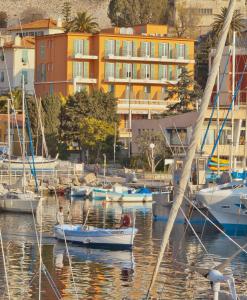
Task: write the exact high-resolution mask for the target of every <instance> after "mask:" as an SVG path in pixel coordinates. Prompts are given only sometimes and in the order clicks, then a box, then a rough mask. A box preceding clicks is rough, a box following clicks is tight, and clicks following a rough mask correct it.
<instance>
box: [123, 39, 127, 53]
mask: <svg viewBox="0 0 247 300" xmlns="http://www.w3.org/2000/svg"><path fill="white" fill-rule="evenodd" d="M127 47H128V45H127V41H123V56H127V54H128V53H127Z"/></svg>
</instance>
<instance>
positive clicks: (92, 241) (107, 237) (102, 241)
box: [55, 225, 137, 247]
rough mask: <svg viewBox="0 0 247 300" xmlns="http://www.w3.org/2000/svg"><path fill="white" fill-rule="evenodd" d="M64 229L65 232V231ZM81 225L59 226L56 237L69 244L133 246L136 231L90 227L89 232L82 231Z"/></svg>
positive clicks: (56, 228) (56, 229)
mask: <svg viewBox="0 0 247 300" xmlns="http://www.w3.org/2000/svg"><path fill="white" fill-rule="evenodd" d="M63 228H64V231H63ZM81 228H82V226H81V225H62V226H61V225H57V226H55V236H56V238H57V239H60V240H64V235H65V236H66V240H67V241H69V242H76V243H83V244H87V245H96V246H97V245H98V246H100V245H108V246H109V245H118V246H126V247H128V246H132V245H133V241H134V237H135V234H136V232H137V230H136V229H133V228H127V229H100V228H93V227H89V230H82V229H81Z"/></svg>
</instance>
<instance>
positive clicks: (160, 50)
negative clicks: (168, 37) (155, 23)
mask: <svg viewBox="0 0 247 300" xmlns="http://www.w3.org/2000/svg"><path fill="white" fill-rule="evenodd" d="M162 50H163V44H161V43H159V54H158V55H159V57H162V56H163V51H162Z"/></svg>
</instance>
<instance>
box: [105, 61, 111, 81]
mask: <svg viewBox="0 0 247 300" xmlns="http://www.w3.org/2000/svg"><path fill="white" fill-rule="evenodd" d="M109 68H110V66H109V63H108V62H107V63H105V79H108V77H109V76H110V70H109Z"/></svg>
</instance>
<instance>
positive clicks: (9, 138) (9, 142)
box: [7, 98, 11, 186]
mask: <svg viewBox="0 0 247 300" xmlns="http://www.w3.org/2000/svg"><path fill="white" fill-rule="evenodd" d="M7 104H8V108H7V109H8V160H9V164H8V171H9V186H10V185H11V136H10V99H9V98H8V101H7Z"/></svg>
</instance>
